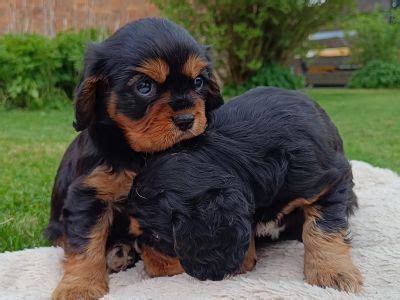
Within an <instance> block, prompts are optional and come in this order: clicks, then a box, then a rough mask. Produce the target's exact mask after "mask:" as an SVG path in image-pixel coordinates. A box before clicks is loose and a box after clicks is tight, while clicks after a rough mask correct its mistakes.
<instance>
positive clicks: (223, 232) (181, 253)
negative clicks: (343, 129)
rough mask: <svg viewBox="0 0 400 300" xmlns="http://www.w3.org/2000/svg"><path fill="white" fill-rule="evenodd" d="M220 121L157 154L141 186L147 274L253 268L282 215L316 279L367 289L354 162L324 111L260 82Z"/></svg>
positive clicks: (133, 206) (136, 214) (139, 215)
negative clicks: (356, 240)
mask: <svg viewBox="0 0 400 300" xmlns="http://www.w3.org/2000/svg"><path fill="white" fill-rule="evenodd" d="M211 119H212V121H211V123H210V124H209V127H208V129H207V131H206V132H205V133H204V134H202V135H200V136H198V137H196V138H194V139H192V140H190V141H188V142H187V143H181V144H180V145H177V146H175V147H173V148H172V149H169V150H168V151H165V152H164V153H161V154H158V155H155V156H154V157H152V158H151V159H149V160H148V161H147V164H146V167H145V168H144V169H142V170H141V172H140V174H139V176H138V177H137V178H136V180H135V183H134V184H133V186H132V190H131V193H130V195H129V201H130V202H129V207H130V208H129V212H130V214H131V217H132V220H131V232H132V233H133V234H135V235H136V236H137V237H138V239H137V248H138V249H139V251H140V252H141V256H142V259H143V261H144V264H145V268H146V270H147V272H148V273H149V274H150V275H153V276H161V275H171V274H176V273H180V272H183V271H185V272H187V273H188V274H190V275H192V276H194V277H197V278H199V279H212V280H221V279H223V278H224V277H226V276H229V275H233V274H237V273H240V272H243V271H247V270H250V269H252V267H253V266H254V265H255V262H256V254H255V250H254V238H255V235H257V234H258V235H263V233H264V234H271V232H268V230H264V231H263V230H260V226H261V227H262V225H263V224H264V225H265V224H268V223H269V222H273V224H277V226H279V228H280V230H279V231H278V233H277V234H278V235H279V233H282V234H284V235H286V237H291V238H295V239H299V240H302V241H303V243H304V247H305V254H304V274H305V278H306V280H307V282H308V283H310V284H313V285H318V286H323V287H333V288H337V289H340V290H344V291H352V292H358V291H359V290H360V288H361V285H362V276H361V274H360V272H359V270H358V268H357V267H356V266H355V265H354V264H353V262H352V260H351V256H350V248H351V245H350V239H349V237H348V230H349V223H348V218H349V216H350V215H351V214H352V212H353V210H354V209H355V207H356V206H357V201H356V196H355V194H354V193H353V181H352V172H351V166H350V164H349V162H348V160H347V159H346V157H345V155H344V152H343V145H342V140H341V138H340V136H339V133H338V131H337V129H336V127H335V126H334V124H333V123H332V122H331V121H330V119H329V117H328V116H327V114H326V113H325V112H324V110H323V109H322V108H321V107H320V106H319V105H318V104H316V103H315V102H313V101H312V100H310V99H309V98H308V97H306V96H305V95H303V94H301V93H299V92H294V91H286V90H282V89H277V88H257V89H253V90H251V91H249V92H247V93H245V94H243V95H242V96H239V97H237V98H235V99H233V100H232V101H230V102H229V103H227V104H225V105H224V106H222V107H221V108H219V109H218V110H216V111H215V112H214V113H213V115H212V118H211ZM257 229H258V230H257ZM273 238H277V236H273ZM162 257H164V259H162ZM161 261H163V262H162V263H161Z"/></svg>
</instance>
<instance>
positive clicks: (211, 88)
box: [206, 74, 224, 112]
mask: <svg viewBox="0 0 400 300" xmlns="http://www.w3.org/2000/svg"><path fill="white" fill-rule="evenodd" d="M222 104H224V99H223V98H222V95H221V91H220V89H219V84H218V82H217V79H216V78H215V75H214V74H210V81H209V85H208V95H207V99H206V111H207V112H211V111H213V110H214V109H217V108H218V107H220V106H221V105H222Z"/></svg>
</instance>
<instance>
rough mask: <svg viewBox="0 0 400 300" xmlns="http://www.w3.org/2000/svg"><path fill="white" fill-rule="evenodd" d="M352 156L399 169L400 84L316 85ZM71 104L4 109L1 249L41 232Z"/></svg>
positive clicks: (34, 240)
mask: <svg viewBox="0 0 400 300" xmlns="http://www.w3.org/2000/svg"><path fill="white" fill-rule="evenodd" d="M307 93H308V94H309V95H310V96H311V97H312V98H314V99H316V100H317V101H318V102H319V103H320V104H321V105H322V106H323V107H324V108H325V109H326V110H327V112H328V113H329V114H330V116H331V117H332V119H333V120H334V122H335V123H336V124H337V126H338V127H339V130H340V132H341V134H342V136H343V138H344V141H345V149H346V152H347V154H348V157H349V158H350V159H357V160H364V161H367V162H369V163H372V164H374V165H377V166H380V167H384V168H390V169H393V170H395V171H397V172H400V90H383V91H367V90H362V91H360V90H345V89H313V90H307ZM72 120H73V116H72V110H65V111H46V112H44V111H43V112H28V111H0V128H1V131H0V166H1V167H0V170H1V172H0V252H3V251H6V250H18V249H23V248H27V247H37V246H42V245H47V242H46V241H45V240H44V239H43V238H42V230H43V228H44V227H45V225H46V222H47V219H48V213H49V199H50V193H51V188H52V184H53V178H54V175H55V173H56V170H57V167H58V163H59V161H60V159H61V157H62V154H63V152H64V150H65V148H66V147H67V145H68V143H69V142H70V141H71V140H72V138H73V137H74V135H75V133H74V131H73V129H72V126H71V123H72Z"/></svg>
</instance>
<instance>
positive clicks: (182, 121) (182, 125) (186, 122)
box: [172, 114, 194, 131]
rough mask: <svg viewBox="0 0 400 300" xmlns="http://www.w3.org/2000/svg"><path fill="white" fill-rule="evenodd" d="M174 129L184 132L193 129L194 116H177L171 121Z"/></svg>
mask: <svg viewBox="0 0 400 300" xmlns="http://www.w3.org/2000/svg"><path fill="white" fill-rule="evenodd" d="M172 120H173V121H174V124H175V125H176V127H178V128H179V129H180V130H182V131H185V130H188V129H190V128H192V127H193V123H194V116H193V115H192V114H185V115H178V116H175V117H173V119H172Z"/></svg>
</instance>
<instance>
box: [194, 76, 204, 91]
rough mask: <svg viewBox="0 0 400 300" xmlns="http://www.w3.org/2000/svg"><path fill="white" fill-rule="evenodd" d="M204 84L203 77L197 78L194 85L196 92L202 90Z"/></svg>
mask: <svg viewBox="0 0 400 300" xmlns="http://www.w3.org/2000/svg"><path fill="white" fill-rule="evenodd" d="M203 83H204V80H203V77H201V76H197V77H196V78H195V79H194V81H193V84H194V88H195V89H196V91H198V90H200V89H201V88H202V87H203Z"/></svg>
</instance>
